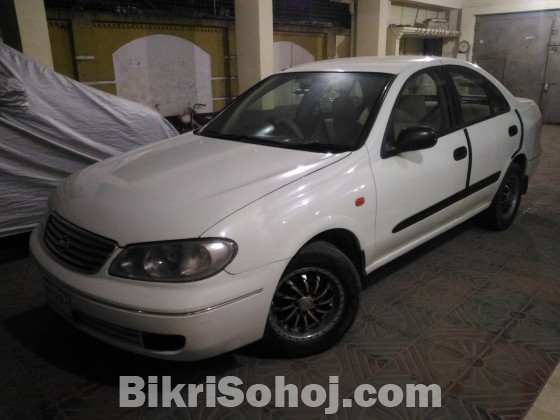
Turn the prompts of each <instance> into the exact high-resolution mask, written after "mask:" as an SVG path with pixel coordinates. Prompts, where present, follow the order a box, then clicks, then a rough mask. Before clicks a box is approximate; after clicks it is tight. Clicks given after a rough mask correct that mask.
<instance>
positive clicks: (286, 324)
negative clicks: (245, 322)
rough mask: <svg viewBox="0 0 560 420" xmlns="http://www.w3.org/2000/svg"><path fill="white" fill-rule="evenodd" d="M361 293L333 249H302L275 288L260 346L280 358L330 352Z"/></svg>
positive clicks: (343, 259)
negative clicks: (328, 350)
mask: <svg viewBox="0 0 560 420" xmlns="http://www.w3.org/2000/svg"><path fill="white" fill-rule="evenodd" d="M360 289H361V284H360V278H359V275H358V272H357V271H356V268H355V267H354V265H353V264H352V262H351V261H350V260H349V259H348V257H346V255H344V254H343V253H342V252H341V251H340V250H339V249H338V248H336V247H335V246H333V245H331V244H329V243H327V242H314V243H312V244H310V245H307V246H306V247H304V248H303V249H302V250H301V251H300V252H299V253H298V254H297V255H296V256H295V257H294V258H293V259H292V261H290V263H289V264H288V266H287V267H286V270H285V271H284V274H283V275H282V278H281V279H280V281H279V282H278V286H277V288H276V291H275V293H274V297H273V298H272V303H271V306H270V311H269V315H268V318H267V322H266V328H265V333H264V337H263V340H262V344H264V346H265V347H266V348H267V350H268V351H269V352H272V353H274V354H275V355H278V356H284V357H302V356H308V355H311V354H315V353H318V352H321V351H324V350H326V349H328V348H330V347H332V346H333V345H334V344H335V343H336V342H337V341H338V340H339V339H340V338H341V337H342V336H343V335H344V333H345V332H346V331H347V330H348V328H350V326H351V325H352V323H353V321H354V318H355V317H356V313H357V311H358V303H359V296H360Z"/></svg>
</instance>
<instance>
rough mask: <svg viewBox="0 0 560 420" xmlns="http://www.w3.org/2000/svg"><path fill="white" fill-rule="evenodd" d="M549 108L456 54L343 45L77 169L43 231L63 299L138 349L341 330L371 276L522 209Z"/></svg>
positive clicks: (78, 322)
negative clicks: (160, 134)
mask: <svg viewBox="0 0 560 420" xmlns="http://www.w3.org/2000/svg"><path fill="white" fill-rule="evenodd" d="M540 131H541V115H540V112H539V109H538V107H537V106H536V105H535V103H533V102H532V101H530V100H527V99H518V98H515V97H514V96H512V94H511V93H509V92H508V91H507V90H506V89H505V88H504V87H503V86H502V85H501V84H500V83H499V82H498V81H496V80H495V79H494V78H493V77H492V76H491V75H489V74H488V73H487V72H485V71H484V70H482V69H480V68H478V67H476V66H474V65H472V64H469V63H466V62H463V61H458V60H454V59H450V58H435V57H432V58H428V57H386V58H352V59H342V60H329V61H322V62H316V63H311V64H306V65H302V66H299V67H294V68H292V69H289V70H287V71H284V72H281V73H279V74H276V75H273V76H271V77H268V78H267V79H265V80H263V81H262V82H260V83H259V84H258V85H256V86H255V87H253V88H252V89H250V90H249V91H247V92H246V93H244V94H243V95H242V96H241V97H239V98H238V99H237V100H236V101H235V102H234V103H232V104H231V105H230V106H228V107H227V108H226V109H225V110H223V111H222V112H221V113H220V114H219V115H218V116H217V117H216V118H215V119H213V120H212V121H211V122H210V123H208V124H207V125H206V126H205V127H203V128H202V129H199V130H198V131H196V132H194V133H188V134H184V135H181V136H178V137H175V138H172V139H169V140H164V141H161V142H158V143H155V144H153V145H149V146H146V147H142V148H140V149H137V150H135V151H132V152H128V153H125V154H123V155H120V156H117V157H113V158H110V159H108V160H105V161H103V162H100V163H97V164H95V165H93V166H90V167H88V168H86V169H85V170H82V171H81V172H78V173H76V174H74V175H72V176H70V177H69V178H68V179H66V180H65V181H64V182H63V183H62V184H61V185H60V186H59V187H58V189H57V190H56V192H55V194H54V195H53V197H52V198H51V200H50V201H49V207H48V210H47V214H46V217H45V219H44V221H43V222H42V223H41V224H40V225H39V226H38V227H37V228H36V229H35V230H34V232H33V234H32V236H31V240H30V241H31V251H32V255H33V256H34V258H35V260H36V261H37V263H38V264H39V266H40V267H41V268H42V270H43V272H44V285H45V290H46V295H47V298H48V302H49V303H50V305H51V306H52V307H53V308H54V309H56V310H57V311H58V312H59V313H60V314H61V315H62V316H63V317H64V318H65V319H66V320H68V321H69V322H71V323H72V324H73V325H75V326H76V327H77V328H79V329H81V330H83V331H85V332H87V333H89V334H91V335H92V336H95V337H97V338H99V339H100V340H103V341H105V342H107V343H111V344H113V345H115V346H118V347H121V348H123V349H127V350H130V351H133V352H137V353H140V354H144V355H148V356H154V357H160V358H167V359H175V360H197V359H202V358H207V357H210V356H213V355H217V354H220V353H224V352H227V351H230V350H233V349H236V348H239V347H241V346H243V345H246V344H248V343H251V342H255V341H258V340H262V343H263V344H265V345H266V346H268V348H270V349H273V351H274V352H275V353H281V354H283V355H287V356H302V355H308V354H312V353H316V352H319V351H322V350H324V349H326V348H328V347H329V346H332V345H333V344H334V343H335V342H336V341H337V340H338V339H339V338H340V337H341V336H342V335H343V334H344V333H345V331H346V330H347V329H348V328H349V327H350V325H351V324H352V322H353V320H354V317H355V315H356V312H357V309H358V301H359V295H360V288H361V285H360V281H361V278H363V276H365V275H366V274H368V273H370V272H372V271H373V270H375V269H376V268H378V267H380V266H381V265H383V264H385V263H387V262H389V261H391V260H393V259H395V258H397V257H398V256H400V255H402V254H404V253H406V252H407V251H409V250H411V249H413V248H414V247H417V246H418V245H420V244H422V243H424V242H426V241H428V240H430V239H431V238H433V237H435V236H437V235H439V234H441V233H442V232H444V231H446V230H448V229H450V228H452V227H453V226H456V225H458V224H459V223H461V222H463V221H465V220H466V219H468V218H471V217H473V216H475V215H478V214H480V217H481V218H482V219H483V220H484V222H485V223H486V225H487V226H489V227H490V228H492V229H496V230H502V229H506V228H507V227H508V226H509V225H510V224H511V223H512V222H513V220H514V218H515V216H516V213H517V210H518V207H519V203H520V200H521V196H522V195H523V194H524V193H525V192H526V190H527V185H528V180H529V178H530V177H531V175H532V174H533V172H534V171H535V168H536V166H537V162H538V158H539V155H540V153H541V150H540V143H539V136H540Z"/></svg>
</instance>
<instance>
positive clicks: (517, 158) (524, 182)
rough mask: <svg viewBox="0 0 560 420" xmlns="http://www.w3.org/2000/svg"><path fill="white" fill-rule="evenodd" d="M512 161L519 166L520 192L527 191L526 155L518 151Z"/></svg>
mask: <svg viewBox="0 0 560 420" xmlns="http://www.w3.org/2000/svg"><path fill="white" fill-rule="evenodd" d="M512 163H516V164H518V165H519V166H520V167H521V173H522V174H523V175H522V178H521V194H525V193H527V188H528V186H529V177H528V176H527V156H525V154H524V153H520V154H518V155H517V156H515V158H514V159H513V161H512Z"/></svg>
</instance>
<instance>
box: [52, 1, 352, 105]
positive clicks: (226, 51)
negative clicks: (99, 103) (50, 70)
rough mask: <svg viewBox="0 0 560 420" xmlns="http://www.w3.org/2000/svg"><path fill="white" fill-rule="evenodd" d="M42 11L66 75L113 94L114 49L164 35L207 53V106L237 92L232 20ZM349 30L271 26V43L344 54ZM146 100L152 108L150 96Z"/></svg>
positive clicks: (319, 56)
mask: <svg viewBox="0 0 560 420" xmlns="http://www.w3.org/2000/svg"><path fill="white" fill-rule="evenodd" d="M47 12H48V13H47V18H48V28H49V38H50V40H51V44H52V49H53V54H52V55H53V61H54V69H55V70H56V71H58V72H59V73H62V74H64V75H66V76H68V77H71V78H74V79H76V80H79V81H81V82H85V83H87V84H89V85H92V86H94V87H96V88H98V89H100V90H103V91H105V92H109V93H113V94H116V93H117V87H116V83H115V81H116V77H115V68H114V62H113V53H114V52H115V51H117V50H118V49H119V48H121V47H122V46H124V45H126V44H127V43H130V42H133V41H134V40H137V39H141V38H145V37H149V36H153V35H169V36H174V37H179V38H182V39H184V40H186V41H189V42H192V43H193V44H195V45H196V46H197V47H200V48H202V49H203V50H204V51H205V52H207V53H208V54H209V55H210V57H211V70H210V71H209V72H208V77H209V78H210V79H211V86H212V98H213V99H212V101H211V102H212V103H213V106H209V107H208V108H210V109H212V108H213V109H214V110H215V111H218V110H220V109H222V108H223V107H224V106H225V105H227V103H229V102H230V101H231V99H232V98H235V97H236V96H237V95H238V94H239V89H238V80H237V56H236V51H237V49H236V39H235V24H234V22H233V21H229V20H209V19H206V20H204V19H196V20H194V19H187V18H160V17H150V16H130V15H129V16H126V15H115V14H109V13H86V12H62V11H53V10H49V11H47ZM349 33H350V31H349V30H345V29H336V28H322V27H300V26H296V25H274V41H285V42H293V43H294V44H296V45H298V46H300V47H302V48H304V49H305V50H306V51H308V52H309V53H310V54H311V55H312V56H313V57H314V59H315V60H323V59H326V58H333V57H335V56H341V57H345V56H349V53H350V52H349V48H348V37H349ZM76 57H77V58H76ZM197 83H198V82H197ZM183 85H184V83H183ZM150 96H151V97H152V98H154V97H155V96H154V95H150ZM146 98H147V97H146ZM146 101H147V102H150V103H146V104H147V105H151V106H153V104H151V102H154V100H153V99H151V100H148V99H146ZM155 102H158V103H159V102H161V101H155ZM191 102H192V101H191Z"/></svg>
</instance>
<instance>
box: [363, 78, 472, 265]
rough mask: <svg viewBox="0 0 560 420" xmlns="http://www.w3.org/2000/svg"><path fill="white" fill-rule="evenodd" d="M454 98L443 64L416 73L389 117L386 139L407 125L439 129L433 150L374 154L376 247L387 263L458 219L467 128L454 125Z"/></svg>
mask: <svg viewBox="0 0 560 420" xmlns="http://www.w3.org/2000/svg"><path fill="white" fill-rule="evenodd" d="M450 108H451V107H450V100H449V97H448V94H447V89H446V88H445V79H444V77H443V73H442V71H441V69H440V68H432V69H428V70H424V71H422V72H419V73H416V74H415V75H413V76H412V77H410V78H409V80H408V81H407V82H406V83H405V85H404V87H403V89H402V90H401V93H400V94H399V97H398V98H397V100H396V102H395V105H394V108H393V111H392V113H391V117H390V119H389V122H388V126H387V131H386V134H385V138H384V142H393V141H395V139H396V138H398V135H399V133H400V132H401V130H402V129H403V128H406V127H412V126H420V125H423V126H429V127H432V128H434V130H435V131H436V132H437V133H438V141H437V144H436V145H435V146H434V147H432V148H429V149H424V150H418V151H411V152H404V153H400V154H398V155H396V156H389V157H384V158H379V157H376V156H372V167H373V173H374V176H375V185H376V189H377V206H378V207H377V218H376V239H377V240H376V250H375V256H374V259H375V260H377V263H382V262H383V261H384V260H385V259H390V258H391V257H392V256H393V255H394V253H395V252H401V251H402V250H403V247H405V246H406V245H412V244H413V243H414V242H415V241H417V240H418V238H421V237H422V236H424V235H426V234H429V233H431V232H433V231H434V230H437V229H438V228H439V227H441V226H442V225H445V224H446V223H448V222H450V221H452V220H454V219H456V218H457V214H458V213H459V212H460V209H461V206H462V200H461V197H462V193H463V191H464V189H465V183H466V179H467V172H468V162H469V159H468V147H467V146H468V145H467V141H466V137H465V134H464V132H463V130H453V129H452V128H451V127H453V126H454V123H453V122H452V121H451V117H452V116H451V115H450V112H449V109H450Z"/></svg>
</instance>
